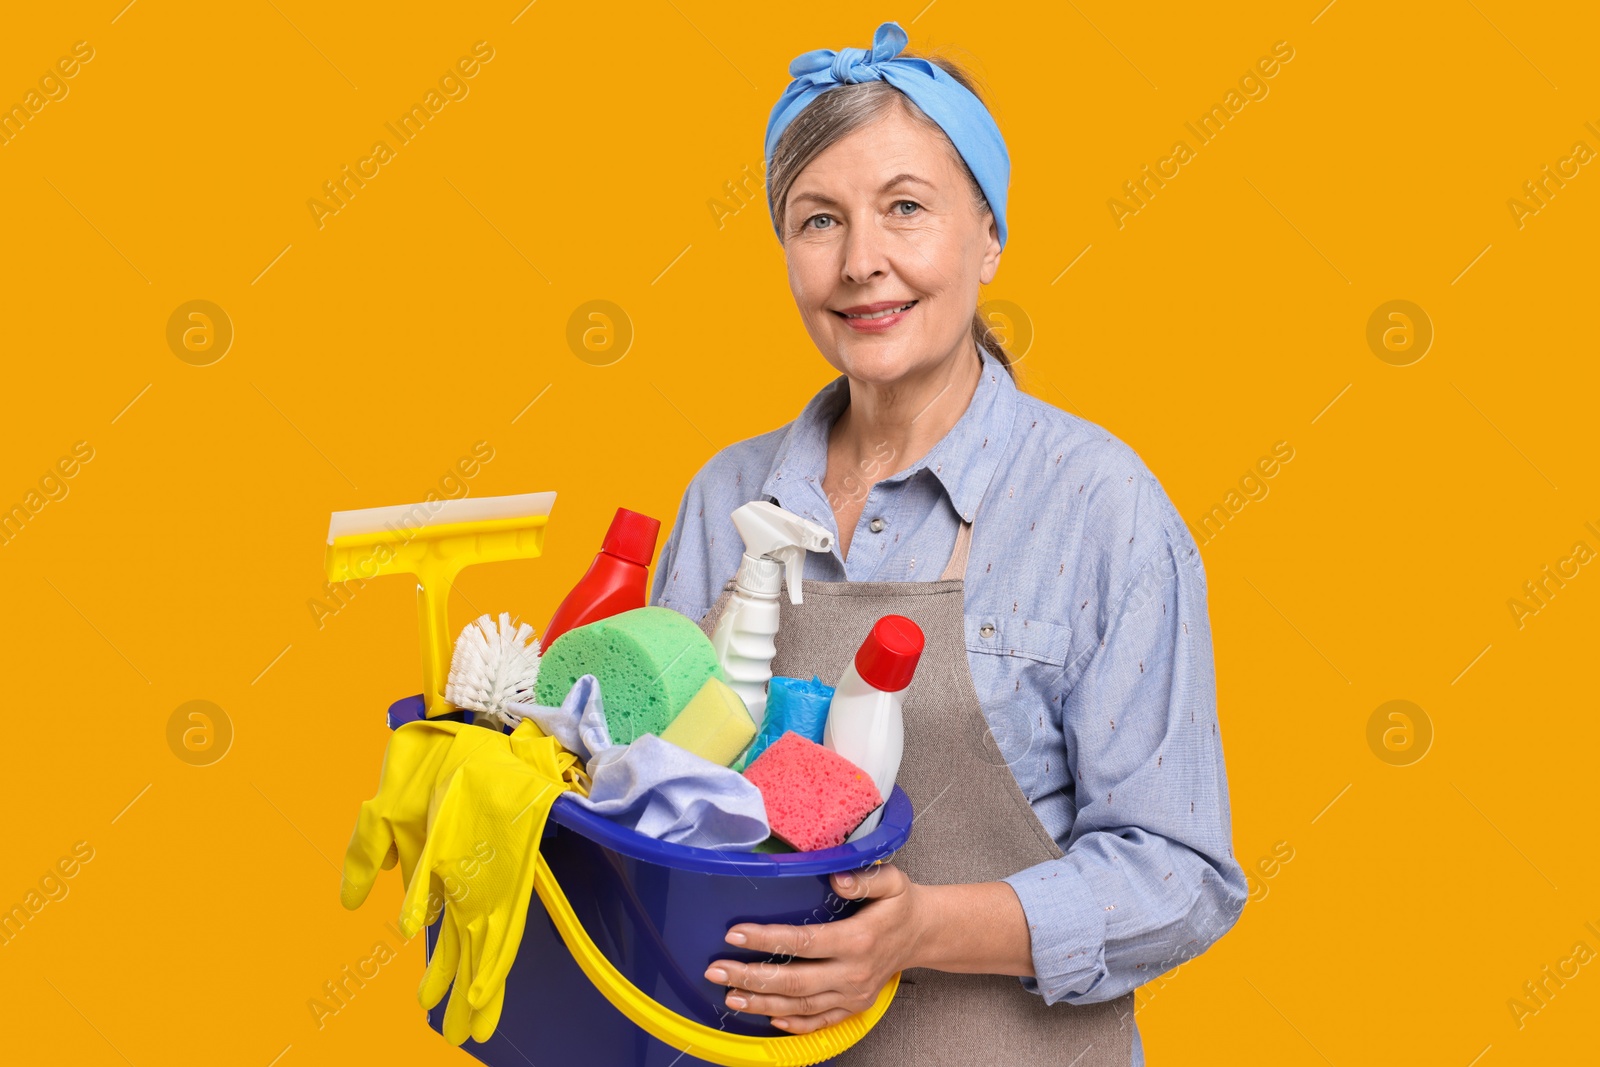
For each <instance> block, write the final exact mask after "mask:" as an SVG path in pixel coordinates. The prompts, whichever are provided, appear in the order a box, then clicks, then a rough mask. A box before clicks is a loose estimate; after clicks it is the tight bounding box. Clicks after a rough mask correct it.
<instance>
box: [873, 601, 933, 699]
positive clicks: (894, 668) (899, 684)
mask: <svg viewBox="0 0 1600 1067" xmlns="http://www.w3.org/2000/svg"><path fill="white" fill-rule="evenodd" d="M922 646H923V637H922V627H920V626H918V625H917V624H916V623H914V622H912V621H911V620H910V619H908V618H906V617H905V616H904V615H885V616H884V617H883V618H881V619H879V620H878V621H877V622H875V623H873V624H872V632H871V633H869V634H868V635H867V639H866V640H865V641H863V642H861V648H860V650H858V651H857V652H856V673H857V674H859V675H861V680H862V681H864V682H866V683H867V684H868V685H870V686H872V688H874V689H881V690H883V691H884V692H885V693H897V692H899V691H900V690H902V689H904V688H905V687H906V686H908V685H910V684H911V676H912V675H913V674H915V673H916V670H917V661H918V660H919V659H921V658H922Z"/></svg>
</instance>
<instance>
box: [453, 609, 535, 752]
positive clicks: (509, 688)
mask: <svg viewBox="0 0 1600 1067" xmlns="http://www.w3.org/2000/svg"><path fill="white" fill-rule="evenodd" d="M538 679H539V641H538V639H537V638H535V637H534V636H533V627H531V626H529V625H528V624H527V623H525V622H524V623H520V624H519V623H517V622H516V620H514V619H512V618H511V616H510V615H508V614H506V613H505V612H501V613H500V620H499V623H498V624H496V622H495V621H494V620H493V619H491V618H490V617H489V616H487V615H483V616H480V617H479V618H478V619H477V620H476V621H475V622H472V623H469V624H468V625H467V627H466V628H465V629H463V630H462V631H461V636H460V637H458V638H456V650H455V654H454V655H453V656H451V657H450V677H449V680H448V681H446V682H445V687H444V696H445V699H446V700H448V701H450V703H452V704H454V705H455V706H456V707H458V708H466V709H468V710H471V711H475V712H477V713H478V714H479V716H480V721H481V720H482V719H487V720H488V722H487V723H486V724H493V725H498V724H500V723H503V722H509V721H510V720H509V718H508V717H507V715H506V704H507V703H508V702H510V701H514V700H527V699H528V698H530V697H532V696H533V686H534V683H535V682H536V681H538Z"/></svg>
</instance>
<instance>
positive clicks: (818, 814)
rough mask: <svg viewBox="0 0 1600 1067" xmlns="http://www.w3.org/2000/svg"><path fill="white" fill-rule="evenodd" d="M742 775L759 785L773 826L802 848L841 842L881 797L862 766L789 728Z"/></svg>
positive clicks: (775, 832)
mask: <svg viewBox="0 0 1600 1067" xmlns="http://www.w3.org/2000/svg"><path fill="white" fill-rule="evenodd" d="M744 776H745V777H746V778H748V779H750V781H752V782H754V783H755V785H756V788H757V789H760V790H761V799H762V801H764V802H765V804H766V807H767V824H768V825H769V826H771V827H772V832H773V833H774V834H775V835H777V836H778V838H780V839H781V840H783V841H785V842H787V843H788V844H789V845H791V846H792V847H794V848H795V849H797V850H799V851H801V852H811V851H814V850H815V849H819V848H832V847H834V846H835V845H842V844H844V841H845V838H846V837H848V836H849V834H850V831H852V830H854V829H855V828H856V827H857V826H859V825H861V820H862V819H865V818H866V817H867V816H868V815H870V814H871V813H872V811H873V809H874V808H876V807H877V806H878V805H880V804H882V803H883V797H882V796H880V795H879V794H878V787H877V786H876V785H874V784H873V782H872V778H871V776H870V775H868V774H867V772H866V771H864V770H862V769H861V768H860V767H857V766H856V765H855V764H854V763H851V762H850V761H849V760H847V759H845V758H844V757H843V756H841V755H839V753H837V752H835V751H833V750H832V749H828V748H823V747H822V746H821V745H819V744H817V743H816V742H815V741H812V740H811V739H810V738H807V737H802V736H801V735H799V734H797V733H795V732H794V731H793V730H789V731H786V732H785V733H784V735H783V736H782V737H780V738H778V740H776V741H774V742H773V743H772V744H770V745H768V746H767V748H766V751H764V752H762V753H761V755H760V756H759V757H757V759H756V761H755V762H754V763H752V764H750V766H748V767H746V768H745V771H744Z"/></svg>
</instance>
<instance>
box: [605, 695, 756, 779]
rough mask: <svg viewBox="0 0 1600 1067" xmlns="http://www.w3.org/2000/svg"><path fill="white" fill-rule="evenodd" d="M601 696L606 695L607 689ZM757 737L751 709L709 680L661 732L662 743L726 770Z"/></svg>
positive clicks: (737, 697) (737, 696) (735, 696)
mask: <svg viewBox="0 0 1600 1067" xmlns="http://www.w3.org/2000/svg"><path fill="white" fill-rule="evenodd" d="M600 692H601V695H602V696H603V695H604V694H605V686H604V685H602V686H601V687H600ZM755 736H756V723H755V720H754V719H752V718H750V709H748V708H746V707H745V706H744V701H743V700H742V699H740V697H739V694H738V693H735V692H734V691H733V690H732V689H731V688H729V686H728V684H727V683H726V682H724V681H722V679H720V678H707V679H706V684H705V685H703V686H701V687H700V691H699V692H698V693H696V694H695V695H694V699H693V700H691V701H689V703H688V704H687V705H686V706H685V707H684V709H683V710H682V711H680V712H678V715H677V718H675V719H673V720H672V723H671V725H669V726H668V727H667V728H666V729H665V730H663V731H661V740H663V741H671V742H672V743H673V744H675V745H677V746H678V747H679V748H686V749H688V750H689V751H690V752H693V753H694V754H695V755H696V756H703V757H705V758H706V759H708V760H710V761H711V762H712V763H720V764H722V765H723V766H724V767H726V766H728V765H729V764H730V763H732V762H733V761H734V760H736V759H738V758H739V753H741V752H743V751H744V750H745V749H746V748H748V747H749V746H750V742H751V741H752V740H754V739H755Z"/></svg>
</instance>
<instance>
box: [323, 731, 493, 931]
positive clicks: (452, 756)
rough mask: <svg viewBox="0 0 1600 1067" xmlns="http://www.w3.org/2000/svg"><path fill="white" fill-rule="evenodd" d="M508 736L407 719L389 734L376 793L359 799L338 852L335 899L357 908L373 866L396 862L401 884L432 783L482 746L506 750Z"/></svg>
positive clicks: (419, 839)
mask: <svg viewBox="0 0 1600 1067" xmlns="http://www.w3.org/2000/svg"><path fill="white" fill-rule="evenodd" d="M509 744H510V739H509V738H508V737H507V736H506V735H505V734H502V733H500V732H499V731H497V730H490V729H486V728H484V727H482V726H469V725H467V724H465V723H459V722H444V721H437V720H423V721H419V722H408V723H406V724H405V725H403V726H401V727H400V728H398V729H397V730H395V731H394V733H393V734H392V735H391V736H390V738H389V747H388V749H387V750H386V751H385V752H384V755H383V770H382V771H381V772H379V776H378V794H377V796H375V797H373V798H372V799H371V800H367V801H363V802H362V804H361V811H360V813H359V814H358V815H357V816H356V827H355V830H354V831H353V832H352V833H351V835H350V845H349V847H348V848H347V849H346V850H345V855H344V880H343V881H342V882H341V883H340V886H339V899H340V901H341V903H343V904H344V906H345V907H346V908H349V909H351V910H354V909H356V908H359V907H360V906H361V905H362V903H363V902H364V901H365V900H366V899H367V894H368V893H370V892H371V891H372V885H373V883H374V882H375V881H376V880H377V877H378V871H379V869H380V868H381V869H383V870H388V869H389V868H391V867H393V866H394V865H395V863H396V862H397V861H398V862H399V864H400V878H401V881H402V882H403V884H404V886H405V887H406V888H407V889H409V888H410V887H411V872H412V871H413V870H414V869H415V868H416V864H417V857H418V856H419V855H421V853H422V847H423V840H424V837H425V835H426V832H427V823H428V803H429V801H430V800H431V799H432V797H433V791H434V786H435V785H436V783H437V782H438V781H439V780H440V779H441V778H444V777H447V776H448V775H449V774H451V773H452V772H454V771H455V769H456V768H457V767H459V766H461V765H462V764H463V763H465V762H466V761H467V760H469V759H471V758H473V756H474V755H475V754H476V753H477V752H478V751H479V750H481V749H483V748H484V746H485V745H497V746H499V747H500V748H501V749H503V750H504V751H507V752H509V751H510V748H509Z"/></svg>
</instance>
